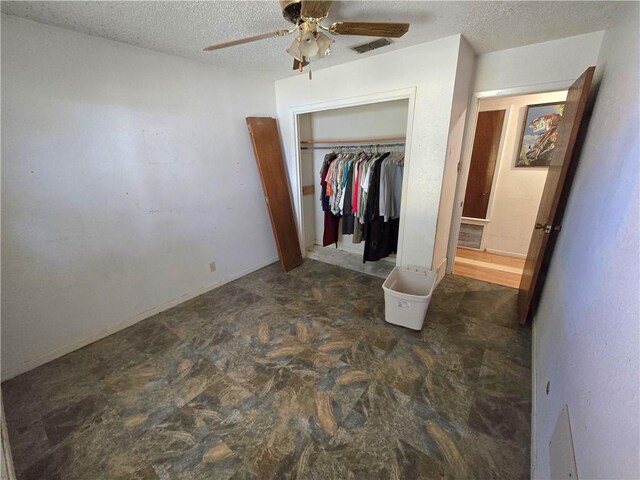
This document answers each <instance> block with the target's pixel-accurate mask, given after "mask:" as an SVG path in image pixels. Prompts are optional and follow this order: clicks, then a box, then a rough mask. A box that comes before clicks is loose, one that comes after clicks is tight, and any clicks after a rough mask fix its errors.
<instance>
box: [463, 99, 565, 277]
mask: <svg viewBox="0 0 640 480" xmlns="http://www.w3.org/2000/svg"><path fill="white" fill-rule="evenodd" d="M566 95H567V92H566V91H557V92H550V93H540V94H529V95H517V96H508V97H494V98H484V99H480V101H479V104H478V116H477V122H476V127H475V134H474V136H473V139H472V140H473V146H472V149H471V159H470V162H469V173H468V176H467V181H466V187H465V190H464V203H463V205H462V218H461V220H460V224H459V225H460V230H459V234H458V237H457V245H456V249H455V260H454V265H453V274H454V275H460V276H464V277H469V278H474V279H477V280H483V281H485V282H490V283H496V284H499V285H504V286H508V287H512V288H518V287H519V285H520V280H521V277H522V272H523V269H524V265H525V259H526V257H527V251H528V248H529V244H530V242H531V236H532V234H533V230H534V227H535V221H536V216H537V213H538V208H539V206H540V201H541V198H542V192H543V189H544V184H545V181H546V178H547V172H548V165H549V162H550V160H551V153H552V151H553V147H554V142H555V137H556V136H557V133H556V128H557V124H558V121H559V118H560V117H561V115H562V109H563V104H564V101H565V99H566Z"/></svg>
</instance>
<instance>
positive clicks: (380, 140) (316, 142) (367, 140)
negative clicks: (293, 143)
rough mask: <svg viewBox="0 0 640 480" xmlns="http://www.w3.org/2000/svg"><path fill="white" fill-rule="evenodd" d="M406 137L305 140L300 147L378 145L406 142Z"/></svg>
mask: <svg viewBox="0 0 640 480" xmlns="http://www.w3.org/2000/svg"><path fill="white" fill-rule="evenodd" d="M404 141H405V137H380V138H356V139H349V140H304V141H301V142H300V145H339V144H343V143H344V144H347V143H364V144H366V145H376V144H379V143H383V142H404Z"/></svg>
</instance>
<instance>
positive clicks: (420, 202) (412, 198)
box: [276, 35, 461, 268]
mask: <svg viewBox="0 0 640 480" xmlns="http://www.w3.org/2000/svg"><path fill="white" fill-rule="evenodd" d="M460 43H461V37H460V36H459V35H456V36H452V37H448V38H444V39H441V40H437V41H434V42H429V43H425V44H421V45H416V46H413V47H409V48H405V49H402V50H396V51H394V52H390V53H386V54H381V55H377V56H375V57H367V58H364V59H361V60H357V61H354V62H351V63H349V64H347V65H338V66H334V67H330V68H326V69H321V70H317V71H315V72H314V75H313V80H312V81H309V79H308V78H307V76H306V75H300V76H295V77H290V78H286V79H283V80H279V81H277V82H276V100H277V108H278V118H279V121H280V128H281V134H282V138H283V143H284V148H285V154H286V158H287V162H288V169H289V177H290V179H291V183H292V190H293V191H294V192H296V191H297V190H298V188H299V185H298V177H297V171H296V168H297V167H296V165H295V150H296V145H295V139H294V124H293V118H294V113H295V112H296V111H304V110H305V109H307V110H306V111H311V110H319V109H322V108H331V107H335V106H336V103H338V101H343V102H352V104H356V103H365V102H366V101H367V100H368V99H373V98H374V97H376V98H377V97H379V96H380V95H381V94H382V93H383V92H388V93H392V92H394V91H396V92H397V91H405V90H408V89H412V88H414V89H415V110H413V106H412V105H410V106H409V111H410V112H413V120H414V122H413V129H412V130H411V131H408V138H409V140H410V145H411V150H410V151H408V152H407V159H406V161H405V177H406V179H407V181H406V182H405V186H406V188H405V192H404V193H403V194H404V195H406V197H405V199H406V201H405V202H404V207H403V212H402V214H401V215H402V217H401V229H402V225H403V223H402V222H404V223H405V224H406V225H407V228H406V229H405V235H404V236H402V234H401V238H400V246H399V248H400V249H401V255H402V257H401V262H402V264H404V265H413V266H416V267H422V268H430V267H431V263H432V255H433V252H434V245H435V233H436V221H437V216H438V208H439V200H440V191H441V186H442V178H443V171H444V163H445V159H446V153H447V151H446V148H447V136H448V132H449V125H450V121H451V107H452V99H453V89H454V84H455V79H456V69H457V62H458V52H459V48H460ZM294 197H296V198H294V205H295V209H296V212H298V214H299V213H300V209H301V205H300V201H299V198H297V196H295V195H294Z"/></svg>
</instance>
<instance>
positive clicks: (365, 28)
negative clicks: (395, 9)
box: [329, 22, 409, 38]
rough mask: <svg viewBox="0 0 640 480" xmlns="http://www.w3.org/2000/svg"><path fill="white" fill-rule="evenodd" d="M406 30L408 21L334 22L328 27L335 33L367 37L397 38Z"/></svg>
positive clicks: (407, 29)
mask: <svg viewBox="0 0 640 480" xmlns="http://www.w3.org/2000/svg"><path fill="white" fill-rule="evenodd" d="M408 31H409V24H408V23H387V22H335V23H333V24H332V25H331V26H330V27H329V32H331V33H333V34H335V35H363V36H367V37H390V38H398V37H401V36H403V35H404V34H405V33H407V32H408Z"/></svg>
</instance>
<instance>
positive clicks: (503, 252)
mask: <svg viewBox="0 0 640 480" xmlns="http://www.w3.org/2000/svg"><path fill="white" fill-rule="evenodd" d="M484 251H485V252H487V253H495V254H496V255H503V256H505V257H513V258H522V259H526V258H527V256H526V255H523V254H522V253H513V252H505V251H504V250H494V249H492V248H485V249H484Z"/></svg>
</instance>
